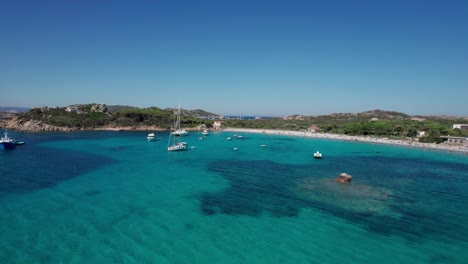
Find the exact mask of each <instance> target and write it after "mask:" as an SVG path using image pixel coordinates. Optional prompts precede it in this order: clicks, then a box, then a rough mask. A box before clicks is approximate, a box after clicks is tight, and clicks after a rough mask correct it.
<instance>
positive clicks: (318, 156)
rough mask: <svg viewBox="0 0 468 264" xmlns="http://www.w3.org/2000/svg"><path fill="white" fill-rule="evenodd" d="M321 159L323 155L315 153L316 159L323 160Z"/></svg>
mask: <svg viewBox="0 0 468 264" xmlns="http://www.w3.org/2000/svg"><path fill="white" fill-rule="evenodd" d="M321 158H322V153H320V152H318V151H317V152H315V153H314V159H321Z"/></svg>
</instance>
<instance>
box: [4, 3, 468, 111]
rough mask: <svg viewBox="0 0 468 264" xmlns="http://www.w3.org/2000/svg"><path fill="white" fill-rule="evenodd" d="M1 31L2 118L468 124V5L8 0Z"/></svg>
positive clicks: (5, 5) (5, 4)
mask: <svg viewBox="0 0 468 264" xmlns="http://www.w3.org/2000/svg"><path fill="white" fill-rule="evenodd" d="M0 32H1V34H0V36H1V40H0V91H1V96H0V106H24V107H35V106H43V105H46V106H66V105H69V104H76V103H92V102H95V103H106V104H110V105H112V104H125V105H133V106H138V107H149V106H158V107H161V108H166V107H174V106H176V105H177V104H178V103H179V101H181V102H182V106H183V108H187V109H195V108H202V109H205V110H208V111H211V112H215V113H220V114H252V115H277V116H281V115H286V114H304V115H317V114H328V113H333V112H361V111H366V110H371V109H377V108H379V109H385V110H395V111H401V112H405V113H409V114H456V115H468V103H467V102H468V101H467V99H468V1H456V0H448V1H444V0H441V1H431V0H423V1H411V0H408V1H397V0H388V1H384V0H369V1H352V0H345V1H333V0H332V1H325V0H324V1H313V0H309V1H286V0H285V1H272V0H269V1H267V0H265V1H255V0H250V1H242V0H232V1H228V0H221V1H204V0H200V1H191V0H190V1H189V0H187V1H177V0H176V1H173V0H171V1H169V0H167V1H94V0H93V1H86V0H80V1H62V0H60V1H35V0H31V1H23V0H19V1H1V2H0ZM5 94H7V95H5Z"/></svg>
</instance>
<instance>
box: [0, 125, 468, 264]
mask: <svg viewBox="0 0 468 264" xmlns="http://www.w3.org/2000/svg"><path fill="white" fill-rule="evenodd" d="M147 133H149V132H77V133H67V134H62V133H56V134H44V133H38V134H27V133H19V132H16V133H15V137H16V138H18V139H20V140H22V141H25V142H26V144H25V145H23V146H19V147H17V148H16V150H14V151H1V152H0V162H1V164H2V166H0V212H1V213H0V262H1V263H15V264H16V263H28V264H31V263H399V264H401V263H467V262H466V261H467V260H468V220H467V219H468V156H467V155H465V154H462V153H454V152H453V153H452V152H443V151H431V150H424V149H411V148H405V147H401V146H389V145H373V144H367V143H358V142H346V141H333V140H325V139H310V138H300V137H288V136H270V135H262V134H245V133H244V134H242V136H243V137H244V138H243V139H238V138H236V137H234V135H233V133H227V132H219V133H213V134H211V135H209V136H206V137H203V136H202V134H201V132H191V135H190V136H188V137H184V138H183V140H185V141H187V142H188V143H189V150H188V151H183V152H168V151H167V140H168V136H169V135H168V133H167V132H157V133H156V137H157V138H158V140H157V141H154V142H148V141H147V140H146V134H147ZM201 137H203V140H201V139H200V138H201ZM227 137H231V138H232V140H231V141H228V140H227ZM261 145H266V146H261ZM315 151H320V152H322V153H323V159H314V158H313V156H312V155H313V153H314V152H315ZM342 172H346V173H348V174H350V175H352V176H353V179H352V182H351V183H350V184H342V183H338V182H336V181H335V179H336V178H337V177H338V175H339V174H340V173H342Z"/></svg>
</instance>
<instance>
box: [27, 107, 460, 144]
mask: <svg viewBox="0 0 468 264" xmlns="http://www.w3.org/2000/svg"><path fill="white" fill-rule="evenodd" d="M92 106H93V104H88V105H80V106H78V112H67V111H65V109H64V108H35V109H32V110H30V111H29V112H26V113H22V114H20V115H19V117H20V118H22V119H25V120H31V119H32V120H38V121H41V122H44V123H46V124H50V125H55V126H60V127H70V128H72V127H73V128H83V129H89V128H98V127H102V126H116V127H129V126H130V127H137V126H143V125H147V126H158V127H161V128H163V129H169V128H170V127H171V126H173V124H174V109H160V108H158V107H150V108H135V107H130V106H110V107H109V108H106V109H113V111H112V112H111V111H108V110H106V111H104V112H93V111H92V110H91V108H92ZM200 116H216V115H214V114H212V113H208V112H206V111H203V110H200V109H197V110H193V111H189V110H183V111H182V117H181V125H182V126H184V127H196V126H199V125H205V126H207V127H211V126H212V125H213V121H212V120H204V119H201V118H199V117H200ZM454 123H467V120H466V119H464V118H453V117H452V118H450V117H439V116H434V117H424V118H423V117H418V118H414V117H411V116H409V115H406V114H403V113H398V112H391V111H382V110H374V111H368V112H363V113H358V114H349V113H339V114H331V115H323V116H292V117H289V118H267V119H255V120H239V119H229V120H225V121H224V124H223V126H224V127H234V128H254V129H282V130H295V131H306V130H307V128H308V127H310V126H312V125H315V126H319V127H320V128H321V133H323V132H326V133H337V134H346V135H363V136H378V137H389V138H408V137H410V138H414V137H417V136H418V131H424V132H425V135H424V136H423V137H421V138H419V141H421V142H428V143H433V142H437V143H440V142H441V141H442V139H441V138H440V136H447V135H451V136H464V137H467V136H468V131H466V130H465V131H462V130H460V129H452V125H453V124H454Z"/></svg>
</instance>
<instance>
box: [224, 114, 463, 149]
mask: <svg viewBox="0 0 468 264" xmlns="http://www.w3.org/2000/svg"><path fill="white" fill-rule="evenodd" d="M313 121H315V122H312V121H311V120H307V119H304V120H284V119H282V118H271V119H260V120H226V121H225V123H224V125H225V126H227V127H236V128H255V129H286V130H295V131H307V129H308V128H309V127H310V126H311V125H315V126H319V127H320V128H321V130H320V132H319V133H335V134H346V135H360V136H378V137H388V138H396V139H402V138H408V137H410V138H415V137H418V136H420V134H419V133H420V132H422V131H424V135H422V136H421V137H420V138H419V141H420V142H427V143H433V142H436V143H440V142H442V141H443V139H442V138H440V137H441V136H447V135H450V136H460V137H468V131H466V130H465V131H464V130H460V129H452V124H453V123H454V120H445V119H440V120H424V121H415V120H410V119H395V120H378V121H370V120H368V121H360V122H356V121H355V120H353V119H349V120H346V121H345V122H343V121H338V120H334V119H333V118H332V117H330V118H329V119H328V120H320V121H318V120H313ZM457 121H458V123H461V122H463V121H464V120H455V122H457ZM465 122H466V121H465Z"/></svg>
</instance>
